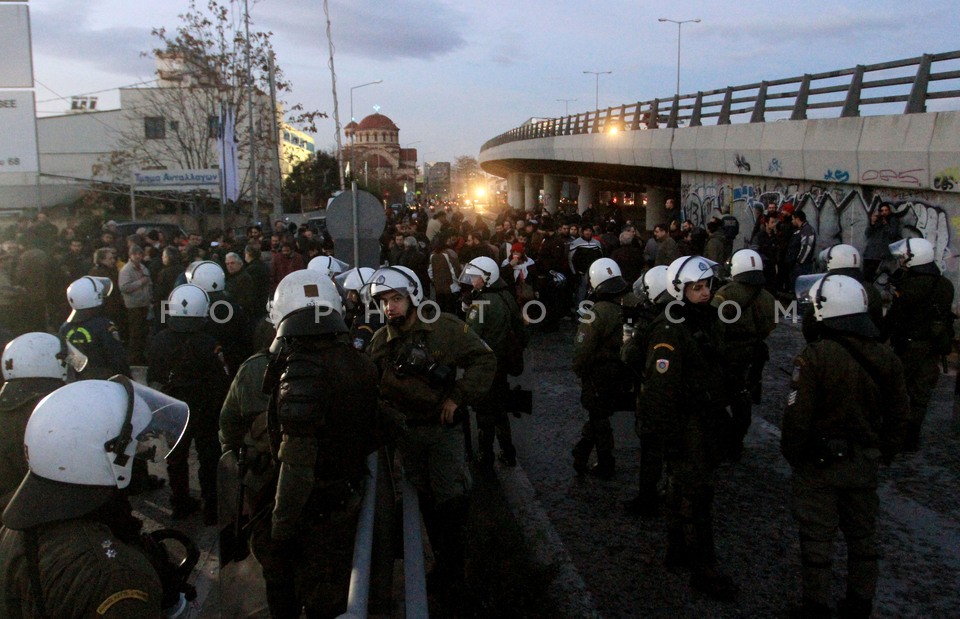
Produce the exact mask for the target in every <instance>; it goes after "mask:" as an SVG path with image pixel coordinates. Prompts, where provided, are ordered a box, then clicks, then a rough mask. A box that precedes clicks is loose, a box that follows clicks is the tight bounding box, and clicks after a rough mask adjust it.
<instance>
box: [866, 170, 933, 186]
mask: <svg viewBox="0 0 960 619" xmlns="http://www.w3.org/2000/svg"><path fill="white" fill-rule="evenodd" d="M923 171H924V170H923V168H918V169H916V170H902V171H897V170H866V171H865V172H864V173H863V174H861V175H860V181H861V182H864V183H867V182H870V181H881V182H884V183H908V184H910V185H917V186H918V187H919V186H920V179H919V178H918V177H917V172H923Z"/></svg>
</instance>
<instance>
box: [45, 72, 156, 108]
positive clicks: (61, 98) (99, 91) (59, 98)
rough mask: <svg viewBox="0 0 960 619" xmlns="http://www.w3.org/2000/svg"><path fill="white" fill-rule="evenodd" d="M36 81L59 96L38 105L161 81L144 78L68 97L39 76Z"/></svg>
mask: <svg viewBox="0 0 960 619" xmlns="http://www.w3.org/2000/svg"><path fill="white" fill-rule="evenodd" d="M34 81H35V82H37V83H38V84H40V85H41V86H43V87H44V88H46V89H47V90H49V91H50V92H52V93H53V94H55V95H57V96H56V97H54V98H53V99H43V100H41V101H37V105H39V104H41V103H52V102H54V101H69V100H70V99H69V97H86V96H88V95H98V94H100V93H103V92H110V91H112V90H120V89H121V88H132V87H134V86H143V85H145V84H152V83H153V82H159V81H160V78H153V79H152V80H144V81H142V82H135V83H133V84H127V85H126V86H116V87H114V88H104V89H102V90H92V91H90V92H82V93H79V94H76V95H69V96H67V97H65V96H63V95H61V94H58V93H57V91H56V90H54V89H53V88H50V87H49V86H47V85H46V84H44V83H43V82H41V81H40V80H38V79H37V78H34Z"/></svg>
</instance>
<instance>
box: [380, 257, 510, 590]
mask: <svg viewBox="0 0 960 619" xmlns="http://www.w3.org/2000/svg"><path fill="white" fill-rule="evenodd" d="M366 294H367V295H368V296H369V298H372V299H376V300H377V301H378V302H379V304H380V311H382V312H383V313H384V315H385V316H386V320H387V324H386V326H384V327H383V328H381V329H380V330H378V331H377V332H376V333H375V334H374V336H373V340H372V341H371V342H370V346H369V348H368V349H367V351H368V353H369V354H370V357H371V359H373V361H374V362H375V363H376V364H377V366H378V367H379V369H380V397H381V399H382V401H383V404H384V405H385V406H388V407H391V408H393V409H394V410H396V411H398V412H399V413H400V414H401V415H402V417H403V418H404V420H405V422H406V426H407V432H406V434H404V435H403V436H401V437H400V438H399V439H398V441H397V449H398V451H399V452H400V455H401V457H402V458H403V465H404V469H405V471H406V474H407V479H409V481H410V483H411V484H413V486H414V487H415V488H416V489H417V492H418V493H419V495H420V510H421V512H422V514H423V521H424V523H425V524H426V527H427V533H428V535H429V536H430V544H431V546H432V547H433V550H434V554H435V557H436V566H435V568H434V572H433V574H434V575H433V576H432V577H431V582H432V584H434V585H439V586H440V587H441V588H442V592H443V593H444V594H446V595H448V596H455V594H456V592H457V591H458V589H460V585H461V584H462V582H463V578H464V571H463V570H464V543H465V525H466V519H467V511H468V507H469V504H468V492H469V489H470V476H469V473H468V471H467V468H466V466H465V463H464V460H465V457H464V441H463V429H462V425H461V420H462V418H461V417H460V415H463V414H465V413H466V405H467V404H470V403H476V402H478V401H480V399H481V398H483V396H484V395H486V394H487V392H488V391H489V390H490V386H491V384H492V383H493V379H494V375H495V374H496V371H497V358H496V355H494V353H493V351H492V350H491V349H490V347H489V346H487V344H486V343H484V341H483V340H482V339H480V336H479V335H477V334H476V333H475V332H474V331H472V330H470V329H469V328H468V327H467V326H466V324H464V322H463V321H462V320H460V319H459V318H457V317H456V316H454V315H452V314H448V313H441V312H439V308H438V307H437V306H436V304H435V303H430V302H426V303H425V302H424V295H423V285H422V284H421V281H420V279H419V278H417V276H416V274H414V272H413V271H411V270H410V269H408V268H406V267H402V266H396V267H394V266H388V267H383V268H381V269H379V270H378V271H376V272H375V273H374V274H373V275H372V276H371V280H370V284H369V287H368V288H367V291H366ZM430 306H432V308H431V307H430ZM428 308H429V309H432V310H433V311H432V312H431V311H429V309H428ZM458 368H462V369H463V375H462V376H461V377H460V378H457V369H458ZM450 599H455V597H451V598H450Z"/></svg>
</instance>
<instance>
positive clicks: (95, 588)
mask: <svg viewBox="0 0 960 619" xmlns="http://www.w3.org/2000/svg"><path fill="white" fill-rule="evenodd" d="M25 535H26V534H25V533H24V532H22V531H13V530H10V529H2V538H0V594H2V595H3V599H2V600H0V616H2V617H6V618H9V619H20V618H23V619H27V618H29V617H35V616H37V613H36V611H37V608H36V605H35V602H34V598H33V592H32V590H31V586H30V576H29V568H28V561H27V558H26V556H25V553H26V551H25V549H24V536H25ZM37 538H38V543H37V546H38V557H39V569H40V582H41V583H42V584H41V589H42V591H43V603H44V609H45V611H46V616H47V617H51V618H53V617H56V619H69V618H71V617H76V618H77V619H80V618H83V619H86V618H87V617H113V618H116V619H140V618H143V619H156V618H157V617H159V616H160V610H161V608H160V607H161V599H162V588H161V585H160V578H159V576H157V573H156V571H155V570H154V568H153V566H152V565H151V563H150V560H149V559H148V558H147V556H146V555H145V554H144V553H143V552H141V551H140V550H139V549H137V548H135V547H133V546H131V545H129V544H126V543H124V542H122V541H120V540H119V539H117V537H116V536H114V535H113V533H112V532H111V531H110V529H109V527H107V526H106V525H104V524H102V523H99V522H96V521H93V520H85V519H77V520H67V521H61V522H55V523H52V524H48V525H42V526H41V527H39V534H38V536H37Z"/></svg>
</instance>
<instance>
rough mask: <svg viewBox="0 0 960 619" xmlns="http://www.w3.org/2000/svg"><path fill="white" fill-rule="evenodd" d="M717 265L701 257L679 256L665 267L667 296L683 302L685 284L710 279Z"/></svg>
mask: <svg viewBox="0 0 960 619" xmlns="http://www.w3.org/2000/svg"><path fill="white" fill-rule="evenodd" d="M716 266H717V263H716V262H714V261H713V260H707V259H706V258H704V257H703V256H681V257H680V258H677V259H676V260H674V261H673V262H671V263H670V266H668V267H667V294H669V295H670V296H671V297H673V298H674V299H675V300H677V301H683V289H684V287H685V286H686V285H687V284H692V283H694V282H699V281H703V280H706V279H711V278H712V277H714V275H716V273H715V268H716Z"/></svg>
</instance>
